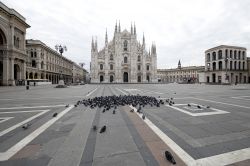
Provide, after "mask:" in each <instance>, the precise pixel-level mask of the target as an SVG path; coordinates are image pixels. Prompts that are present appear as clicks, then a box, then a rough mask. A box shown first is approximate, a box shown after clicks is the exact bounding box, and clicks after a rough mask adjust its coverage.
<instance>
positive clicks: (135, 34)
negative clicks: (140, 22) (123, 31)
mask: <svg viewBox="0 0 250 166" xmlns="http://www.w3.org/2000/svg"><path fill="white" fill-rule="evenodd" d="M134 35H136V26H135V23H134Z"/></svg>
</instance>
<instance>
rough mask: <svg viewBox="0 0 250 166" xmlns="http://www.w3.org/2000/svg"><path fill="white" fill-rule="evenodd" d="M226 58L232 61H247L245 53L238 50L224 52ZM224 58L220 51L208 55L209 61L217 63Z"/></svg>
mask: <svg viewBox="0 0 250 166" xmlns="http://www.w3.org/2000/svg"><path fill="white" fill-rule="evenodd" d="M224 55H225V58H231V59H239V60H245V58H246V56H245V51H240V50H239V51H237V50H229V51H228V49H226V50H225V52H224ZM222 58H223V51H222V50H219V51H218V52H217V53H216V52H215V51H214V52H212V54H210V53H207V58H206V59H207V61H208V62H209V61H211V60H212V61H215V60H218V59H222Z"/></svg>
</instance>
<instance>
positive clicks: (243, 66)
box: [242, 62, 245, 70]
mask: <svg viewBox="0 0 250 166" xmlns="http://www.w3.org/2000/svg"><path fill="white" fill-rule="evenodd" d="M242 69H243V70H245V62H243V63H242Z"/></svg>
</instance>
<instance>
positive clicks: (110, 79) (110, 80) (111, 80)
mask: <svg viewBox="0 0 250 166" xmlns="http://www.w3.org/2000/svg"><path fill="white" fill-rule="evenodd" d="M113 81H114V76H113V75H111V76H110V77H109V82H111V83H112V82H113Z"/></svg>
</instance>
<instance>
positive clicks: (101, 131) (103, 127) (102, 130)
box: [100, 125, 106, 133]
mask: <svg viewBox="0 0 250 166" xmlns="http://www.w3.org/2000/svg"><path fill="white" fill-rule="evenodd" d="M105 131H106V126H105V125H104V126H102V128H101V130H100V133H104V132H105Z"/></svg>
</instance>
